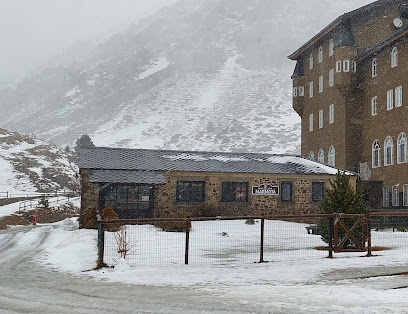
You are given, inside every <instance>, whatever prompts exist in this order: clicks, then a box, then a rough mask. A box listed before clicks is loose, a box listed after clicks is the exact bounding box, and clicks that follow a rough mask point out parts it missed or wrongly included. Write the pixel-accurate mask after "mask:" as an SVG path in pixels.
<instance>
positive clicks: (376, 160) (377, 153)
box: [372, 140, 381, 168]
mask: <svg viewBox="0 0 408 314" xmlns="http://www.w3.org/2000/svg"><path fill="white" fill-rule="evenodd" d="M380 166H381V145H380V141H379V140H374V142H373V147H372V167H373V168H377V167H380Z"/></svg>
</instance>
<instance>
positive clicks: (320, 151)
mask: <svg viewBox="0 0 408 314" xmlns="http://www.w3.org/2000/svg"><path fill="white" fill-rule="evenodd" d="M317 161H318V162H321V163H322V164H324V151H323V148H320V149H319V154H318V155H317Z"/></svg>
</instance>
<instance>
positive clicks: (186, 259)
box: [184, 218, 191, 265]
mask: <svg viewBox="0 0 408 314" xmlns="http://www.w3.org/2000/svg"><path fill="white" fill-rule="evenodd" d="M190 225H191V220H190V218H187V219H186V249H185V252H184V264H186V265H188V251H189V243H190Z"/></svg>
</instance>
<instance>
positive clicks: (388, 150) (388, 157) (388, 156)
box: [384, 136, 394, 166]
mask: <svg viewBox="0 0 408 314" xmlns="http://www.w3.org/2000/svg"><path fill="white" fill-rule="evenodd" d="M393 162H394V143H393V142H392V137H391V136H387V137H386V139H385V141H384V165H385V166H389V165H392V164H393Z"/></svg>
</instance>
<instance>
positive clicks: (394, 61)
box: [391, 47, 398, 68]
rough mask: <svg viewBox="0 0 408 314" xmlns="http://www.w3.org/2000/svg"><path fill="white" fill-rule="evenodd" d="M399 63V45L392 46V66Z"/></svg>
mask: <svg viewBox="0 0 408 314" xmlns="http://www.w3.org/2000/svg"><path fill="white" fill-rule="evenodd" d="M397 65H398V50H397V47H394V48H392V51H391V68H395V67H396V66H397Z"/></svg>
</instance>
